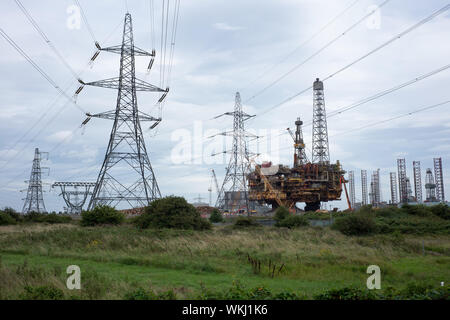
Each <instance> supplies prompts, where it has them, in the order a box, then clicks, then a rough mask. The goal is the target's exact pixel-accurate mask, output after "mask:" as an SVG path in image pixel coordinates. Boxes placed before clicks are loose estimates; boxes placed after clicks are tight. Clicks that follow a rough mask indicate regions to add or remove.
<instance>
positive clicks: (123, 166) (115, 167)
mask: <svg viewBox="0 0 450 320" xmlns="http://www.w3.org/2000/svg"><path fill="white" fill-rule="evenodd" d="M96 45H97V47H98V48H99V50H101V51H107V52H112V53H117V54H120V73H119V77H117V78H110V79H106V80H100V81H94V82H89V83H85V82H83V81H81V80H80V83H81V84H82V85H83V86H84V85H89V86H97V87H103V88H110V89H117V90H118V95H117V104H116V108H115V110H111V111H106V112H103V113H98V114H87V116H88V118H87V119H86V120H85V121H84V122H83V124H86V123H87V121H88V120H89V119H90V118H91V117H96V118H103V119H110V120H114V124H113V127H112V129H111V134H110V139H109V144H108V147H107V150H106V155H105V158H104V161H103V164H102V167H101V169H100V173H99V175H98V178H97V182H96V186H95V187H94V190H93V194H92V197H91V200H90V202H89V206H88V209H92V208H94V207H95V206H97V205H99V204H106V205H110V206H113V207H117V206H119V205H120V206H122V205H123V203H125V206H126V207H129V206H131V207H133V208H134V207H143V206H147V205H148V204H149V203H150V202H151V201H153V200H154V199H157V198H160V197H161V193H160V190H159V187H158V184H157V181H156V177H155V174H154V172H153V168H152V166H151V163H150V159H149V157H148V154H147V149H146V147H145V142H144V136H143V134H142V129H141V121H149V122H153V125H152V126H151V127H150V129H152V128H154V127H155V126H156V125H157V124H158V123H159V122H160V121H161V119H160V118H154V117H152V116H150V115H148V114H145V113H143V112H141V111H139V110H138V104H137V95H136V91H149V92H162V93H163V95H162V96H161V98H160V99H159V102H161V101H162V99H163V98H164V97H165V96H166V94H167V92H168V90H169V89H168V88H167V89H166V90H163V89H161V88H158V87H157V86H154V85H151V84H149V83H147V82H145V81H143V80H139V79H137V78H136V76H135V56H148V57H151V58H152V59H153V58H154V56H155V52H154V51H152V52H151V53H150V52H147V51H145V50H142V49H140V48H138V47H136V46H135V45H134V40H133V26H132V20H131V15H130V14H129V13H127V14H126V15H125V21H124V27H123V37H122V44H121V45H117V46H112V47H107V48H100V46H99V45H98V44H96ZM79 91H81V90H80V89H79V90H78V91H77V93H78V92H79Z"/></svg>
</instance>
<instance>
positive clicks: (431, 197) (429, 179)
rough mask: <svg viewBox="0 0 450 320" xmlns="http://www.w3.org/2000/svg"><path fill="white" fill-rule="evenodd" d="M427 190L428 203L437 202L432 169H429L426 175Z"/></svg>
mask: <svg viewBox="0 0 450 320" xmlns="http://www.w3.org/2000/svg"><path fill="white" fill-rule="evenodd" d="M425 190H426V196H427V198H426V200H425V201H427V202H435V201H436V200H437V199H436V183H435V181H434V178H433V173H432V172H431V169H430V168H428V169H427V173H426V175H425Z"/></svg>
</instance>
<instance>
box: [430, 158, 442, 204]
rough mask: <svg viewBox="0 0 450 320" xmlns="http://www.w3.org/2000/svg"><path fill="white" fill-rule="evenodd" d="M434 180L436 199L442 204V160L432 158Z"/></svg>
mask: <svg viewBox="0 0 450 320" xmlns="http://www.w3.org/2000/svg"><path fill="white" fill-rule="evenodd" d="M433 162H434V179H435V180H436V198H437V199H438V200H439V201H441V202H444V201H445V193H444V176H443V174H442V158H434V159H433Z"/></svg>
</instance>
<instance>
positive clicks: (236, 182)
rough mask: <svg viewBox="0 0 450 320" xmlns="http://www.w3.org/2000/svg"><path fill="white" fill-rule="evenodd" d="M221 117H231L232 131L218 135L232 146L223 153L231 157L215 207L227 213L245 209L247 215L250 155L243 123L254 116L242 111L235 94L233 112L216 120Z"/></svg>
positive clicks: (247, 135)
mask: <svg viewBox="0 0 450 320" xmlns="http://www.w3.org/2000/svg"><path fill="white" fill-rule="evenodd" d="M223 115H228V116H233V131H232V132H223V133H221V134H220V135H227V136H232V137H233V146H232V149H231V150H230V151H224V153H230V154H231V157H230V162H229V163H228V167H227V169H226V173H225V178H224V180H223V183H222V187H221V188H220V191H219V195H218V197H217V202H216V207H218V208H221V209H223V210H228V211H235V210H237V209H242V208H243V207H245V209H246V211H247V213H249V201H248V190H247V189H248V188H247V175H248V174H249V173H250V153H249V150H248V146H247V137H249V136H250V134H249V133H247V132H246V131H245V128H244V121H246V120H248V119H250V118H252V117H254V116H252V115H249V114H247V113H245V112H243V111H242V104H241V96H240V94H239V92H236V97H235V104H234V111H233V112H226V113H224V114H222V115H220V116H217V117H216V118H218V117H221V116H223ZM252 136H253V135H252Z"/></svg>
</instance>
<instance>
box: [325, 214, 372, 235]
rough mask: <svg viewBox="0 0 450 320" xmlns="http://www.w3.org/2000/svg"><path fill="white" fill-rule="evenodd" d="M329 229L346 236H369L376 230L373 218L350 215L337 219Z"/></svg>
mask: <svg viewBox="0 0 450 320" xmlns="http://www.w3.org/2000/svg"><path fill="white" fill-rule="evenodd" d="M331 227H332V228H333V229H335V230H339V231H340V232H341V233H343V234H345V235H348V236H352V235H355V236H358V235H366V234H371V233H374V232H375V231H376V229H377V227H376V224H375V220H374V218H373V217H371V216H370V215H366V214H364V215H363V214H351V215H349V216H347V217H342V218H338V219H336V221H335V222H334V223H333V225H332V226H331Z"/></svg>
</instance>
